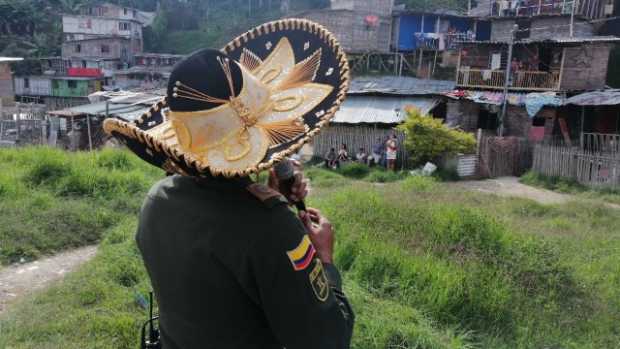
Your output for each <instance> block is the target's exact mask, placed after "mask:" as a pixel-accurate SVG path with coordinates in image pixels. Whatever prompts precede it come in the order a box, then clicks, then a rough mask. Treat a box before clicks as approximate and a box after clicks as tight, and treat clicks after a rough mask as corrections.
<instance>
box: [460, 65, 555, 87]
mask: <svg viewBox="0 0 620 349" xmlns="http://www.w3.org/2000/svg"><path fill="white" fill-rule="evenodd" d="M505 77H506V72H505V71H504V70H488V69H464V68H461V69H459V70H458V72H457V77H456V85H457V86H460V87H468V88H485V89H498V90H501V89H503V88H504V82H505ZM509 89H510V90H523V91H555V90H559V89H560V73H559V72H542V71H517V72H514V73H513V74H512V86H510V87H509Z"/></svg>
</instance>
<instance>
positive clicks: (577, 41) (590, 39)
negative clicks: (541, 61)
mask: <svg viewBox="0 0 620 349" xmlns="http://www.w3.org/2000/svg"><path fill="white" fill-rule="evenodd" d="M592 42H610V43H611V42H620V38H619V37H616V36H592V37H573V38H571V37H565V38H553V39H548V38H547V39H523V40H519V41H515V44H517V45H518V44H538V43H556V44H581V43H592ZM457 43H460V44H488V45H499V44H504V45H506V44H508V43H509V42H508V41H503V40H495V41H491V40H486V41H481V40H467V41H457Z"/></svg>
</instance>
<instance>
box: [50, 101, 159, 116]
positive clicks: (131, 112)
mask: <svg viewBox="0 0 620 349" xmlns="http://www.w3.org/2000/svg"><path fill="white" fill-rule="evenodd" d="M107 103H109V102H98V103H92V104H85V105H81V106H77V107H73V108H67V109H63V110H56V111H52V112H49V114H50V115H56V116H78V117H79V116H86V115H93V116H106V104H107ZM149 107H150V105H143V104H128V103H109V109H108V115H109V116H116V117H120V118H123V119H125V120H134V119H135V118H137V117H138V116H140V115H141V114H142V113H145V112H147V111H148V109H149Z"/></svg>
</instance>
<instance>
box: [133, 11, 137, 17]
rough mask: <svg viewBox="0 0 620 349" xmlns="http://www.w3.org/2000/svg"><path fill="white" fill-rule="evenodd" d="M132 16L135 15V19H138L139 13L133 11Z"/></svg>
mask: <svg viewBox="0 0 620 349" xmlns="http://www.w3.org/2000/svg"><path fill="white" fill-rule="evenodd" d="M132 15H133V18H136V17H138V11H136V10H133V13H132Z"/></svg>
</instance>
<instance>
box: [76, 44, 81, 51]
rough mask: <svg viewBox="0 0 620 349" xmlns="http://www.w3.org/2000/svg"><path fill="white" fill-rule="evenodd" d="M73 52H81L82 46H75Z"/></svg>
mask: <svg viewBox="0 0 620 349" xmlns="http://www.w3.org/2000/svg"><path fill="white" fill-rule="evenodd" d="M75 52H82V45H80V44H77V45H75Z"/></svg>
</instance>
